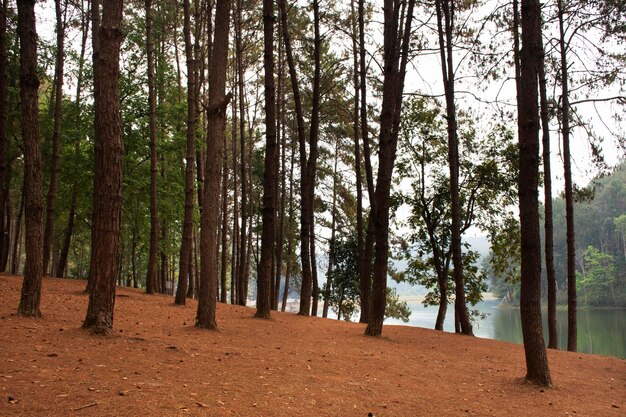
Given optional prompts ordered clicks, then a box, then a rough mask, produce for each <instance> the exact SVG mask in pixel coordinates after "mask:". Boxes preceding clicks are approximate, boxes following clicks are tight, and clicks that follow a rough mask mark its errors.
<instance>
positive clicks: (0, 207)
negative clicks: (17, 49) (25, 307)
mask: <svg viewBox="0 0 626 417" xmlns="http://www.w3.org/2000/svg"><path fill="white" fill-rule="evenodd" d="M7 3H8V0H3V1H2V4H0V245H2V247H1V248H0V254H2V257H3V258H7V257H8V253H9V245H8V243H7V244H5V239H4V236H5V234H6V233H8V229H9V228H8V227H5V222H4V219H5V218H6V211H7V204H6V202H7V193H8V191H9V189H8V187H6V186H5V184H6V182H7V176H8V164H7V150H8V147H9V137H8V136H7V117H8V111H9V107H8V106H9V84H8V82H9V79H8V77H9V74H8V69H9V68H8V65H9V62H8V57H7V40H6V38H7V36H6V31H7ZM6 242H8V239H7V240H6ZM2 266H3V268H2V271H4V269H5V268H4V267H5V266H6V263H4V264H3V265H2Z"/></svg>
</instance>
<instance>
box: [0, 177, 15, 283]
mask: <svg viewBox="0 0 626 417" xmlns="http://www.w3.org/2000/svg"><path fill="white" fill-rule="evenodd" d="M0 186H1V185H0ZM9 186H10V181H7V183H6V190H7V191H6V192H5V199H6V201H5V202H4V204H5V206H4V207H5V208H4V216H3V218H2V219H0V221H1V222H2V223H3V224H2V235H0V239H1V241H0V244H1V245H2V246H1V250H0V272H5V271H6V270H7V264H8V262H9V249H10V247H11V232H12V229H11V223H12V222H13V216H12V207H11V198H10V197H11V195H10V193H9V192H8V189H9Z"/></svg>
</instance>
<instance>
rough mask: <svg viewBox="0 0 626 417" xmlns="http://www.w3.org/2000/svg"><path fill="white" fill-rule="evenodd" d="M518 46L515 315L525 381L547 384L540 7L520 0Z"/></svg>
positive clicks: (532, 0)
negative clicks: (518, 246)
mask: <svg viewBox="0 0 626 417" xmlns="http://www.w3.org/2000/svg"><path fill="white" fill-rule="evenodd" d="M521 16H522V18H521V27H522V37H521V38H522V48H521V51H520V53H519V57H520V79H519V81H518V92H517V100H518V102H517V103H518V135H519V158H520V172H519V185H518V186H519V191H518V192H519V205H520V227H521V242H522V248H521V249H522V262H521V295H520V313H521V320H522V335H523V337H524V352H525V354H526V369H527V373H526V379H528V380H529V381H531V382H533V383H536V384H539V385H545V386H548V385H551V380H550V371H549V369H548V358H547V355H546V348H545V345H544V340H543V332H542V329H541V306H540V302H541V294H540V292H541V242H540V238H539V199H538V186H539V135H538V131H539V109H538V106H537V98H538V97H537V78H538V73H537V67H538V63H539V60H540V57H539V55H540V54H541V46H540V45H541V41H540V39H541V7H540V5H539V1H538V0H522V15H521Z"/></svg>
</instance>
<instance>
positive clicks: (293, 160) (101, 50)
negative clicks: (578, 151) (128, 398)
mask: <svg viewBox="0 0 626 417" xmlns="http://www.w3.org/2000/svg"><path fill="white" fill-rule="evenodd" d="M618 3H619V2H604V1H595V2H580V1H577V0H568V1H563V0H557V1H556V2H549V3H548V4H546V5H545V7H543V8H541V7H540V5H539V2H538V1H537V0H521V5H520V4H518V1H517V0H514V1H513V4H509V3H506V2H505V3H501V2H498V1H495V0H494V1H488V2H464V3H463V2H455V1H453V0H433V1H431V2H426V3H419V2H416V1H415V0H382V1H378V2H371V3H370V2H365V0H359V1H358V2H357V1H356V0H350V1H348V0H345V1H341V2H328V1H322V0H312V1H310V2H305V1H299V2H295V3H289V4H288V3H287V2H286V1H285V0H277V1H276V2H274V1H272V0H263V1H262V2H261V1H258V0H233V1H230V0H216V1H207V0H184V1H164V0H145V1H144V2H139V1H137V0H126V1H123V0H115V1H114V0H107V1H101V0H55V2H54V8H52V7H51V6H50V5H48V4H38V5H36V4H35V1H34V0H18V1H17V2H16V4H14V3H13V2H12V1H9V0H4V1H3V2H2V5H1V6H2V7H0V9H1V10H0V11H1V14H0V243H1V247H0V269H1V270H4V271H8V272H11V273H13V274H16V273H23V274H24V284H23V290H22V297H21V301H20V304H19V312H20V314H23V315H29V316H39V315H40V314H41V312H40V310H39V298H40V295H41V280H42V277H44V276H45V275H51V276H57V277H61V276H67V277H75V278H87V279H88V280H87V291H88V293H89V306H88V311H87V315H86V318H85V321H84V327H86V328H89V329H90V330H91V331H92V332H94V333H104V334H107V333H110V332H111V330H112V328H113V324H114V320H113V316H114V314H113V313H114V304H115V286H116V285H126V286H133V287H135V288H145V290H146V292H147V293H163V294H170V295H172V296H174V295H175V303H176V304H184V303H185V300H186V298H188V297H194V298H198V310H197V315H196V325H197V326H198V327H202V328H207V329H217V327H218V322H219V317H216V309H215V306H216V303H217V302H223V303H226V302H230V303H231V304H240V305H246V304H247V303H248V301H249V299H255V300H256V307H257V312H256V316H257V317H260V318H269V317H270V315H271V311H272V310H277V309H278V308H279V305H280V307H281V309H282V310H285V309H286V308H287V304H288V302H289V299H290V297H296V298H299V308H298V311H299V314H301V315H318V314H320V312H321V315H322V316H324V317H326V316H327V315H328V311H329V309H333V310H335V311H336V313H337V316H338V317H342V316H343V317H346V318H347V317H352V315H353V313H355V312H356V311H359V312H360V319H359V321H361V322H363V323H367V328H366V330H365V333H366V334H367V335H371V336H378V335H380V334H381V333H382V331H383V321H384V319H385V317H388V316H396V317H403V318H406V317H407V314H408V312H407V310H406V305H403V304H402V303H401V302H400V301H399V300H398V295H397V294H396V293H394V292H393V291H390V290H389V288H388V287H387V280H388V277H389V276H393V277H394V278H395V279H397V280H406V281H409V282H412V283H420V284H422V285H425V286H426V287H427V288H428V289H429V290H430V291H431V293H430V294H429V295H428V297H427V302H428V303H431V304H434V305H439V315H438V319H437V322H436V326H435V327H436V328H437V329H442V328H443V320H444V318H445V312H446V309H447V307H448V304H449V303H453V304H454V313H455V315H454V316H455V318H454V322H455V323H454V324H455V329H456V331H457V332H458V333H465V334H468V335H471V334H472V333H473V331H472V323H471V314H470V311H469V310H468V307H467V304H468V303H470V304H473V303H475V302H477V301H478V300H480V297H481V292H482V291H483V290H484V289H485V276H484V271H480V270H479V269H478V268H477V266H476V259H477V255H476V254H475V253H474V252H472V251H469V250H468V248H467V247H466V245H464V243H463V235H464V234H465V233H467V232H468V230H471V229H472V228H474V229H476V228H477V229H480V230H482V231H483V232H485V233H488V234H489V238H490V240H491V243H492V247H493V252H494V256H493V257H492V262H491V266H490V268H491V270H492V272H493V274H494V275H496V276H499V277H506V278H505V281H506V282H507V283H508V284H507V285H508V287H506V288H505V289H503V292H504V293H505V294H506V296H507V297H511V298H515V297H517V295H518V292H517V290H516V288H515V286H514V285H513V284H512V282H513V281H515V280H519V281H520V282H521V289H520V291H519V299H520V306H521V314H522V323H523V333H524V341H525V347H526V353H527V354H526V359H527V365H528V374H527V378H528V379H530V380H532V381H533V382H536V383H539V384H543V385H550V383H551V382H550V376H549V372H548V366H547V359H546V354H545V347H544V345H543V336H542V329H541V321H540V302H541V280H540V277H541V270H542V266H541V262H540V261H541V255H540V252H541V244H542V242H545V246H544V254H545V256H544V257H545V260H546V269H547V271H548V274H547V284H546V287H547V289H548V291H547V294H548V305H549V311H550V312H551V316H550V320H549V323H550V327H549V332H550V343H549V345H550V346H552V347H554V346H556V337H557V335H556V333H555V330H554V329H555V327H554V317H553V312H554V309H555V305H556V302H557V298H558V297H560V299H561V300H566V301H567V303H568V307H569V311H570V323H569V324H570V326H569V328H570V334H569V335H568V338H569V340H570V342H571V341H572V340H573V342H572V343H570V344H569V346H568V347H569V349H571V350H575V349H576V346H575V338H576V337H575V336H576V334H575V329H576V325H575V324H576V323H575V312H576V302H577V292H578V293H580V294H582V297H583V301H582V302H583V303H585V304H590V305H599V304H621V303H623V302H624V287H625V285H624V277H623V276H622V275H623V271H624V268H623V263H624V255H625V254H626V243H624V235H625V233H626V226H625V225H626V221H625V220H624V211H625V208H624V206H623V204H622V203H623V195H622V194H623V186H622V189H616V187H617V188H619V184H617V185H615V184H614V183H613V182H609V181H607V182H605V183H603V184H604V185H603V188H601V189H600V190H599V191H598V192H597V193H596V198H595V200H593V201H595V202H596V203H584V204H581V205H579V206H576V208H575V205H574V194H575V193H576V187H575V185H574V181H573V178H574V177H575V174H576V173H575V172H572V171H573V170H575V167H576V165H575V164H572V158H573V156H572V155H571V154H570V148H572V147H570V142H573V141H574V140H577V141H585V143H586V144H588V148H589V149H590V154H591V157H592V159H593V161H594V162H596V165H597V166H599V167H601V168H606V166H605V165H606V164H605V161H604V159H603V145H602V143H603V140H604V143H611V144H612V143H614V142H617V143H618V145H619V146H618V147H617V149H618V150H619V151H620V152H622V153H623V151H624V147H623V137H620V136H619V133H616V132H619V131H620V129H621V124H620V123H621V116H620V115H621V113H622V112H623V104H624V103H625V99H624V91H623V89H624V85H626V84H625V83H624V74H626V71H624V68H623V67H624V62H625V61H624V52H623V51H621V50H619V48H616V46H617V45H618V44H619V42H621V41H623V38H624V30H625V28H624V25H623V24H622V22H623V21H624V20H625V19H626V16H625V13H626V11H625V10H624V9H623V7H621V6H620V5H619V4H618ZM36 11H37V13H41V14H42V15H45V16H47V17H48V18H49V19H48V20H49V21H52V20H53V19H52V16H54V21H55V23H56V24H55V25H54V28H53V27H52V26H43V27H37V25H36V19H35V17H36V14H35V12H36ZM38 32H39V34H40V35H42V33H43V36H40V37H37V33H38ZM52 32H54V33H55V35H56V36H55V37H54V42H52V41H50V40H49V39H51V38H52V37H51V36H48V35H50V33H52ZM89 56H91V59H89ZM433 69H436V70H435V71H433ZM589 108H594V109H595V110H596V111H595V113H596V116H594V117H591V116H590V114H591V112H588V111H587V110H585V109H589ZM607 109H608V110H607ZM609 113H610V114H614V115H616V117H615V121H614V123H613V125H610V124H607V120H605V118H606V116H607V114H609ZM515 121H517V129H513V128H512V126H514V125H515ZM598 121H599V122H600V123H597V122H598ZM611 126H616V127H615V128H612V127H611ZM540 129H541V130H542V137H541V141H540V140H539V131H540ZM555 134H556V135H558V137H559V142H560V143H561V146H560V148H559V149H561V150H562V153H561V156H562V160H563V166H564V179H565V185H564V190H563V191H564V197H565V198H564V204H563V203H562V202H561V201H562V200H559V199H557V200H554V201H552V198H551V196H552V193H553V192H554V188H553V186H552V184H551V179H552V177H553V176H554V174H552V172H553V171H554V167H552V170H551V165H550V164H551V160H552V159H555V158H553V156H554V153H552V154H551V152H550V143H551V142H553V143H557V139H556V138H555ZM616 138H617V141H615V139H616ZM581 143H582V142H581ZM540 144H542V147H543V155H542V157H543V158H541V157H540V153H539V150H540ZM576 146H577V147H578V148H583V146H582V145H581V144H578V145H576ZM605 146H610V145H605ZM620 146H621V147H620ZM555 160H556V159H555ZM542 164H543V165H542ZM540 166H542V167H543V172H544V174H545V175H544V177H543V180H544V183H543V188H544V190H545V196H546V200H547V201H546V203H547V204H546V205H545V213H544V214H545V216H547V217H548V219H549V221H546V222H544V224H545V229H544V231H543V237H544V239H541V236H540V228H539V227H540V217H541V216H540V211H539V210H540V205H539V198H538V197H539V194H538V190H539V188H540V179H541V178H542V177H541V175H540ZM620 172H622V171H620ZM619 175H621V174H619V173H617V174H615V175H614V177H612V178H622V180H623V175H622V176H621V177H620V176H619ZM621 184H622V185H623V181H622V183H621ZM616 193H617V194H616ZM620 193H621V194H620ZM44 195H45V197H46V198H45V201H44ZM620 196H621V197H620ZM620 198H621V200H619V199H620ZM616 201H621V202H622V203H619V204H621V205H619V204H618V203H615V202H616ZM614 203H615V204H617V205H614ZM585 204H587V205H585ZM593 204H596V205H593ZM590 207H595V208H594V209H593V210H596V211H594V212H593V213H586V211H587V210H590V211H593V210H592V209H591V208H590ZM552 211H554V213H553V212H552ZM563 211H564V212H565V213H566V215H565V219H566V224H565V225H561V222H562V220H561V219H562V216H561V215H560V213H561V212H563ZM600 214H601V216H600ZM577 216H578V217H577ZM553 217H554V222H552V220H553ZM592 218H593V220H583V219H592ZM598 221H600V223H601V224H595V223H594V224H593V225H589V223H590V222H591V223H593V222H598ZM575 225H576V226H577V228H578V229H579V230H580V231H579V232H578V233H579V234H578V241H577V242H576V241H575V228H574V226H575ZM561 234H566V236H561ZM565 242H566V243H565ZM552 254H554V256H552ZM392 258H395V259H399V258H403V259H404V260H405V261H406V262H407V265H408V268H407V269H406V270H405V271H398V270H396V269H397V268H396V267H395V266H394V265H393V264H392V262H391V261H392ZM563 259H567V262H566V263H563V262H562V260H563ZM564 265H566V266H564ZM324 269H326V271H325V272H322V270H324ZM553 271H554V273H553ZM322 273H323V274H324V278H322V277H321V276H320V275H321V274H322ZM564 277H567V279H566V280H565V278H564ZM577 277H578V278H577ZM322 281H325V283H324V284H323V285H322ZM565 287H567V288H568V290H567V291H566V292H564V290H563V288H565ZM320 302H322V303H323V304H322V307H321V308H320V306H319V303H320Z"/></svg>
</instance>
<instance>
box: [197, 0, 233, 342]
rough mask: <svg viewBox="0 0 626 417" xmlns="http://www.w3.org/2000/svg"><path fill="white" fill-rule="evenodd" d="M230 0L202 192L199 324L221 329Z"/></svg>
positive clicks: (212, 77) (222, 27)
mask: <svg viewBox="0 0 626 417" xmlns="http://www.w3.org/2000/svg"><path fill="white" fill-rule="evenodd" d="M229 14H230V0H217V5H216V10H215V37H214V39H213V48H212V49H213V53H212V55H211V61H210V71H209V106H208V110H207V154H206V165H205V175H204V178H205V186H204V190H203V193H202V200H203V210H202V215H201V229H200V234H201V238H200V250H201V256H202V260H201V276H200V292H199V294H198V311H197V314H196V326H197V327H201V328H206V329H210V330H216V329H217V322H216V318H215V307H216V303H217V302H216V298H217V259H216V250H215V249H216V245H217V227H218V223H219V219H218V216H219V200H220V199H219V189H220V174H221V171H222V152H223V151H224V150H223V139H222V136H223V135H224V127H225V121H226V107H227V106H228V100H229V99H230V96H226V95H225V89H226V69H227V57H228V30H229V24H230V17H229Z"/></svg>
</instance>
